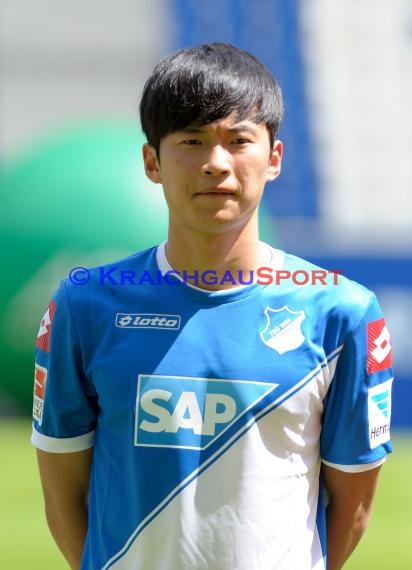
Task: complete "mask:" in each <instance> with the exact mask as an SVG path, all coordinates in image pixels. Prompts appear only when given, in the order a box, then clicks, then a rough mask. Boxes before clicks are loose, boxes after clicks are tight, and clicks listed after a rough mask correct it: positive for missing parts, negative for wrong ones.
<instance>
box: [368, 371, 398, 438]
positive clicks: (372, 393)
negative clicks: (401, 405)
mask: <svg viewBox="0 0 412 570" xmlns="http://www.w3.org/2000/svg"><path fill="white" fill-rule="evenodd" d="M392 380H393V378H391V379H390V380H387V381H386V382H383V383H382V384H378V385H377V386H372V388H369V390H368V420H369V443H370V447H371V449H375V447H378V446H379V445H381V444H383V443H386V442H388V441H389V439H390V421H391V393H392Z"/></svg>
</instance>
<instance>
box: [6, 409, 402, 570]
mask: <svg viewBox="0 0 412 570" xmlns="http://www.w3.org/2000/svg"><path fill="white" fill-rule="evenodd" d="M29 436H30V422H29V421H27V420H25V421H22V420H19V421H15V420H13V421H9V420H8V421H3V422H0V448H1V450H2V453H3V459H4V462H3V465H2V468H1V472H0V536H1V547H0V568H1V569H3V568H4V569H7V570H9V569H12V570H26V569H27V570H64V569H67V568H68V566H67V565H66V564H65V562H64V560H63V558H62V557H61V555H60V554H59V552H58V550H57V548H56V547H55V545H54V543H53V541H52V539H51V538H50V535H49V532H48V529H47V525H46V522H45V518H44V515H43V500H42V496H41V490H40V481H39V477H38V474H37V467H36V459H35V451H34V449H33V448H32V447H31V445H30V442H29ZM394 447H395V453H394V454H393V455H392V456H391V457H390V459H389V461H388V462H387V464H386V465H385V467H384V468H383V471H382V476H381V482H380V486H379V490H378V495H377V498H376V503H375V509H374V515H373V518H372V522H371V523H370V526H369V529H368V531H367V534H366V535H365V537H364V538H363V541H362V542H361V544H360V546H359V547H358V549H357V550H356V552H355V553H354V554H353V556H352V558H351V560H350V561H349V562H348V563H347V565H346V566H345V570H370V569H373V570H410V569H411V568H412V483H411V473H412V433H410V434H409V435H408V434H399V433H398V434H396V435H395V436H394ZM148 570H155V569H148ZM171 570H177V569H171ZM291 570H299V569H298V568H294V569H291Z"/></svg>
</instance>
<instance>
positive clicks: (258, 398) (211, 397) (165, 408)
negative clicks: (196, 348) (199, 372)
mask: <svg viewBox="0 0 412 570" xmlns="http://www.w3.org/2000/svg"><path fill="white" fill-rule="evenodd" d="M277 386H278V384H273V383H266V382H254V381H248V380H221V379H210V378H191V377H180V376H157V375H143V374H140V375H139V378H138V385H137V400H136V423H135V445H136V446H146V447H173V448H181V449H198V450H200V449H206V448H207V447H208V446H209V445H211V444H212V443H213V442H214V441H215V440H216V439H217V438H219V437H222V436H223V434H224V433H227V434H228V436H229V435H231V432H230V428H231V426H234V424H236V426H235V431H237V430H238V429H240V428H241V427H242V426H243V425H244V424H246V423H247V422H249V421H254V420H253V414H254V412H255V411H256V410H257V406H258V404H261V405H266V404H267V402H266V401H264V400H265V398H266V396H268V395H269V394H270V393H271V392H273V391H274V390H275V389H276V387H277Z"/></svg>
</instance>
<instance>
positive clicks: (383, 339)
mask: <svg viewBox="0 0 412 570" xmlns="http://www.w3.org/2000/svg"><path fill="white" fill-rule="evenodd" d="M367 335H368V357H367V363H366V369H367V372H368V374H373V373H374V372H379V371H380V370H386V369H387V368H390V367H391V366H392V347H391V337H390V334H389V331H388V328H387V326H386V324H385V320H384V319H383V318H381V319H378V320H377V321H372V322H371V323H368V332H367Z"/></svg>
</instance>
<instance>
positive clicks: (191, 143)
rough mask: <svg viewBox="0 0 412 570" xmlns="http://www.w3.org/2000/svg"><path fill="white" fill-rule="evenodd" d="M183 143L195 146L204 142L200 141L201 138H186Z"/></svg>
mask: <svg viewBox="0 0 412 570" xmlns="http://www.w3.org/2000/svg"><path fill="white" fill-rule="evenodd" d="M182 144H186V145H189V146H193V145H199V144H202V143H201V142H200V140H199V139H186V140H184V141H182Z"/></svg>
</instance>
